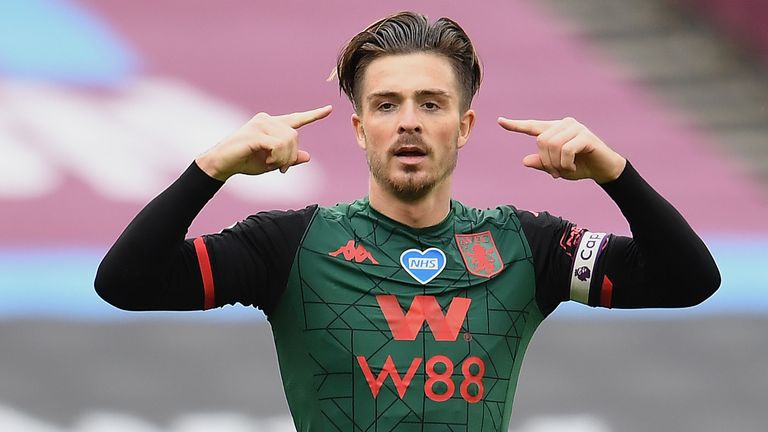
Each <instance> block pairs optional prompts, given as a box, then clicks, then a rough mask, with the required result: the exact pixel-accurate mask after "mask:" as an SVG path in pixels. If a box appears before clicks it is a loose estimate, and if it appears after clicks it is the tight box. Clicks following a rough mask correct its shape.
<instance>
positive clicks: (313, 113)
mask: <svg viewBox="0 0 768 432" xmlns="http://www.w3.org/2000/svg"><path fill="white" fill-rule="evenodd" d="M331 111H333V107H332V106H330V105H326V106H324V107H322V108H316V109H313V110H310V111H303V112H297V113H293V114H284V115H280V116H275V118H276V119H277V120H280V121H282V122H284V123H285V124H287V125H288V126H290V127H292V128H294V129H298V128H300V127H302V126H304V125H308V124H310V123H312V122H315V121H317V120H320V119H323V118H325V117H328V115H329V114H330V113H331Z"/></svg>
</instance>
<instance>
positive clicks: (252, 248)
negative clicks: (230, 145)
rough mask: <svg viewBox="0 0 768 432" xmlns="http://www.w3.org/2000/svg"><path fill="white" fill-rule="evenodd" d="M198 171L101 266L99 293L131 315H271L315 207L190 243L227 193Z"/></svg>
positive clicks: (159, 201)
mask: <svg viewBox="0 0 768 432" xmlns="http://www.w3.org/2000/svg"><path fill="white" fill-rule="evenodd" d="M222 185H223V182H221V181H218V180H216V179H213V178H211V177H209V176H208V175H207V174H205V173H204V172H203V171H202V170H201V169H200V168H199V167H198V166H197V165H196V164H195V163H193V164H192V165H191V166H190V167H189V168H188V169H187V170H186V171H185V172H184V173H183V174H182V175H181V176H180V177H179V179H178V180H176V181H175V182H174V183H173V184H172V185H171V186H169V187H168V189H166V190H165V191H164V192H162V193H161V194H160V195H158V196H157V197H156V198H155V199H154V200H152V201H151V202H150V203H149V204H147V206H146V207H144V209H143V210H142V211H141V212H140V213H139V214H138V215H137V216H136V217H135V218H134V219H133V221H132V222H131V223H130V224H129V225H128V227H127V228H126V229H125V231H124V232H123V233H122V235H120V237H119V238H118V239H117V241H116V242H115V244H114V245H113V246H112V248H111V249H110V250H109V252H108V253H107V255H106V256H105V257H104V259H103V260H102V262H101V264H100V265H99V269H98V271H97V273H96V280H95V288H96V292H97V293H98V294H99V296H100V297H101V298H102V299H104V300H105V301H107V302H108V303H110V304H112V305H114V306H116V307H118V308H121V309H125V310H201V309H208V308H210V307H216V306H223V305H225V304H233V303H236V302H239V303H242V304H245V305H253V306H257V307H260V308H262V309H264V310H265V311H268V310H269V309H270V308H271V307H272V306H273V305H274V304H275V303H276V301H277V299H278V298H279V296H280V295H281V294H282V292H283V290H284V289H285V284H286V281H287V278H288V273H289V271H290V268H291V265H292V264H293V257H294V255H295V253H296V250H297V248H298V245H299V242H300V241H301V237H302V236H303V234H304V231H305V230H306V227H307V226H308V225H309V222H310V220H311V218H312V216H313V215H314V213H315V210H316V208H317V206H310V207H307V208H305V209H303V210H298V211H283V212H263V213H258V214H256V215H253V216H250V217H248V218H247V219H245V220H244V221H242V222H240V223H238V224H236V225H234V226H233V227H231V228H228V229H226V230H224V231H222V232H221V233H219V234H211V235H206V236H203V237H200V238H198V239H186V240H185V238H184V237H185V236H186V234H187V230H188V228H189V226H190V224H191V223H192V220H193V219H194V218H195V217H196V216H197V214H198V213H199V212H200V210H202V208H203V206H205V204H206V203H207V202H208V201H209V200H210V199H211V198H212V197H213V195H214V194H215V193H216V192H217V191H218V190H219V189H220V188H221V186H222Z"/></svg>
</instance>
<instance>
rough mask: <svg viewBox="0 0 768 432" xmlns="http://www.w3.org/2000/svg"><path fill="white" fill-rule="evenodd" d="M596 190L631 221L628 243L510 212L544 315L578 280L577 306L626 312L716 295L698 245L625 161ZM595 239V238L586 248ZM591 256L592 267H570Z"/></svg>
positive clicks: (714, 278) (705, 254)
mask: <svg viewBox="0 0 768 432" xmlns="http://www.w3.org/2000/svg"><path fill="white" fill-rule="evenodd" d="M602 188H603V189H604V190H605V191H606V192H607V193H608V195H609V196H610V197H611V198H612V199H613V200H614V202H615V203H616V204H617V205H618V206H619V209H620V210H621V212H622V214H623V215H624V217H625V218H626V219H627V222H629V226H630V230H631V231H632V236H633V237H632V238H629V237H624V236H618V235H606V236H604V237H603V238H602V239H601V238H600V235H599V234H595V233H591V232H589V231H587V230H585V229H582V228H579V227H578V226H576V225H574V224H572V223H571V222H569V221H567V220H564V219H561V218H556V217H553V216H551V215H549V214H547V213H542V214H537V213H531V212H526V211H519V210H516V212H517V214H518V217H519V219H520V222H521V224H522V227H523V231H524V233H525V235H526V237H527V239H528V242H529V244H530V246H531V252H532V254H533V261H534V269H535V273H536V290H537V291H536V300H537V303H538V304H539V308H540V309H541V310H542V312H544V314H545V315H546V314H549V313H551V312H552V311H553V310H554V309H555V307H557V305H558V304H559V303H560V302H562V301H566V300H569V299H573V298H574V294H573V286H574V282H576V281H577V280H582V281H585V284H586V286H588V294H587V295H586V297H585V299H584V301H582V300H579V301H582V302H583V303H586V304H589V305H590V306H603V307H614V308H627V309H629V308H648V307H659V308H673V307H687V306H693V305H696V304H699V303H701V302H702V301H704V300H705V299H707V298H708V297H710V296H711V295H712V294H713V293H714V292H715V291H716V290H717V288H718V287H719V286H720V272H719V271H718V269H717V265H716V264H715V261H714V259H713V258H712V255H711V254H710V253H709V250H708V249H707V247H706V245H705V244H704V242H703V241H702V240H701V239H700V238H699V236H697V235H696V233H695V232H694V231H693V229H691V227H690V226H689V225H688V223H687V222H686V221H685V219H683V217H682V216H681V215H680V213H678V212H677V210H675V208H674V207H672V205H671V204H669V203H668V202H667V201H666V200H665V199H664V198H662V197H661V196H660V195H659V194H658V193H657V192H656V191H654V190H653V188H651V186H650V185H648V183H646V182H645V180H643V178H642V177H640V175H639V174H638V173H637V171H636V170H635V169H634V167H632V165H631V164H630V163H629V162H627V166H626V168H625V169H624V171H623V172H622V174H621V175H620V176H619V178H618V179H616V180H614V181H612V182H609V183H606V184H604V185H602ZM593 238H597V239H598V240H597V241H595V242H592V243H594V245H591V244H590V242H591V239H593ZM593 246H594V247H593ZM592 252H594V253H595V254H596V260H595V261H594V265H592V266H586V265H579V266H576V265H575V264H576V263H577V262H582V261H579V260H578V256H579V254H580V253H581V254H585V253H592ZM582 257H583V255H582Z"/></svg>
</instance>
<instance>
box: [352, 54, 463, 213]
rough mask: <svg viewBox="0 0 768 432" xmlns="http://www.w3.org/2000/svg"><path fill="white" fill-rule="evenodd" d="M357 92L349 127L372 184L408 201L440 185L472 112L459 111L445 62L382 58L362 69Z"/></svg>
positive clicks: (427, 56) (452, 163)
mask: <svg viewBox="0 0 768 432" xmlns="http://www.w3.org/2000/svg"><path fill="white" fill-rule="evenodd" d="M360 87H361V93H360V98H359V101H360V107H359V109H358V113H356V114H354V115H353V116H352V124H353V126H354V127H355V133H356V136H357V142H358V144H359V145H360V147H362V148H363V149H365V151H366V155H367V158H368V165H369V167H370V172H371V176H372V178H373V180H374V181H375V182H376V183H377V185H378V186H380V187H382V188H384V189H386V190H387V191H388V192H391V193H393V194H394V195H395V196H397V197H399V198H401V199H403V200H409V201H410V200H416V199H419V198H422V197H424V196H426V195H427V194H428V193H429V192H430V191H432V190H434V189H435V187H437V186H439V185H442V184H446V182H448V180H449V179H450V177H451V174H452V173H453V169H454V168H455V166H456V158H457V153H458V149H459V148H461V147H462V146H463V145H464V144H465V143H466V140H467V137H468V136H469V132H470V130H471V128H472V124H473V122H474V112H472V111H471V110H469V111H466V112H461V104H462V99H461V91H460V88H459V85H458V80H457V79H456V74H455V73H454V71H453V68H452V67H451V64H450V62H449V61H448V59H446V58H445V57H443V56H440V55H436V54H430V53H416V54H405V55H390V56H385V57H382V58H379V59H376V60H374V61H373V62H371V64H370V65H368V68H367V69H366V70H365V73H364V75H363V79H362V83H361V86H360ZM448 184H449V183H448Z"/></svg>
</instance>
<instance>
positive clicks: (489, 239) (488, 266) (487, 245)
mask: <svg viewBox="0 0 768 432" xmlns="http://www.w3.org/2000/svg"><path fill="white" fill-rule="evenodd" d="M456 244H457V245H458V246H459V252H461V257H462V258H464V264H465V265H466V266H467V270H469V272H470V273H472V274H473V275H475V276H480V277H485V278H491V277H493V276H494V275H496V274H498V273H499V272H500V271H501V270H503V269H504V261H503V260H502V259H501V255H500V254H499V251H498V249H496V243H494V241H493V236H492V235H491V232H490V231H483V232H481V233H477V234H456Z"/></svg>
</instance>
